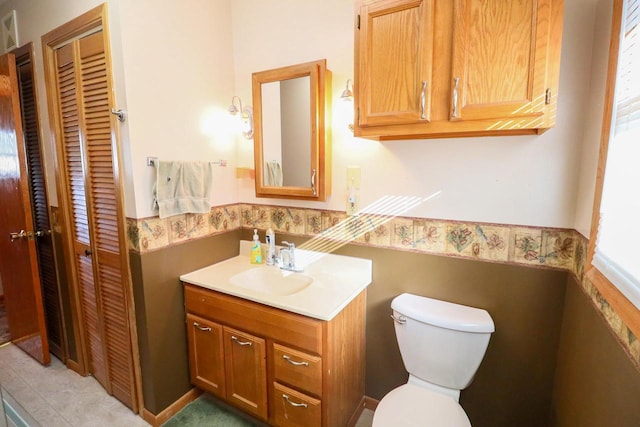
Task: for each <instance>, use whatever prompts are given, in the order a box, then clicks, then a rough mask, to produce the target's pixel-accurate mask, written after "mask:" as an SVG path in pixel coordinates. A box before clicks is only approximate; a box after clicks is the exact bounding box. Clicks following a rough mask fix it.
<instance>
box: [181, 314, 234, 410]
mask: <svg viewBox="0 0 640 427" xmlns="http://www.w3.org/2000/svg"><path fill="white" fill-rule="evenodd" d="M187 337H188V340H189V370H190V372H191V383H192V384H193V385H195V386H197V387H199V388H201V389H203V390H206V391H208V392H209V393H211V394H214V395H216V396H218V397H222V398H224V397H225V375H224V350H223V341H222V326H221V325H218V324H217V323H214V322H210V321H208V320H205V319H203V318H201V317H198V316H194V315H193V314H189V313H187Z"/></svg>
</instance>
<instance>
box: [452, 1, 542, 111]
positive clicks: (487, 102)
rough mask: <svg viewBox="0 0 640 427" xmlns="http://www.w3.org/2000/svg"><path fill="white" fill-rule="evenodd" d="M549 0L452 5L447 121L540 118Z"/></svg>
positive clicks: (460, 3) (468, 2) (462, 2)
mask: <svg viewBox="0 0 640 427" xmlns="http://www.w3.org/2000/svg"><path fill="white" fill-rule="evenodd" d="M551 1H553V0H518V1H510V2H509V5H508V7H506V6H505V2H504V1H503V0H456V1H455V4H454V25H453V48H452V55H453V57H452V76H451V109H450V119H451V120H478V119H493V118H520V117H526V116H540V115H542V114H543V111H544V108H545V99H546V88H547V81H546V80H547V79H546V77H547V76H546V74H547V47H548V43H549V40H548V38H549V31H550V25H551V16H550V14H551V4H550V2H551Z"/></svg>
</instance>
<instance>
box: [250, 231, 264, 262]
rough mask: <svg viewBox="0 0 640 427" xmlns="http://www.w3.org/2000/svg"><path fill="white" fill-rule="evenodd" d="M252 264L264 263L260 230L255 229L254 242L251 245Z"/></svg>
mask: <svg viewBox="0 0 640 427" xmlns="http://www.w3.org/2000/svg"><path fill="white" fill-rule="evenodd" d="M251 264H262V247H261V245H260V237H258V230H257V229H254V230H253V244H252V245H251Z"/></svg>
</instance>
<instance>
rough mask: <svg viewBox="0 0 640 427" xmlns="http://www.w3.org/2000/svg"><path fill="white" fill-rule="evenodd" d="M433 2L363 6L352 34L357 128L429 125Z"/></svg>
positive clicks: (394, 0) (402, 0)
mask: <svg viewBox="0 0 640 427" xmlns="http://www.w3.org/2000/svg"><path fill="white" fill-rule="evenodd" d="M433 3H434V2H433V0H383V1H375V2H372V1H364V2H363V4H362V6H361V8H360V15H359V25H360V29H359V31H357V35H356V37H358V41H357V43H356V49H357V50H358V52H356V58H358V60H357V63H356V67H357V69H356V73H357V78H356V84H357V85H359V87H358V88H357V93H358V94H359V96H358V109H359V113H358V123H359V125H360V126H362V127H366V126H377V125H389V124H412V123H419V122H428V121H429V120H430V111H431V82H432V81H431V68H432V50H433V49H432V47H433Z"/></svg>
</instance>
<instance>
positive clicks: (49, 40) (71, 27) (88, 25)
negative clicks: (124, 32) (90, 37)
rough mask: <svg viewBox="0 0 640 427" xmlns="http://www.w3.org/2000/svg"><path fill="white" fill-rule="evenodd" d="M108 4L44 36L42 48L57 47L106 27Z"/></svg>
mask: <svg viewBox="0 0 640 427" xmlns="http://www.w3.org/2000/svg"><path fill="white" fill-rule="evenodd" d="M106 16H107V4H106V3H102V4H101V5H99V6H96V7H94V8H93V9H91V10H88V11H87V12H85V13H83V14H82V15H80V16H78V17H76V18H73V19H72V20H71V21H69V22H67V23H66V24H63V25H61V26H59V27H58V28H56V29H54V30H51V31H49V32H48V33H47V34H45V35H43V36H42V46H43V47H44V46H49V47H52V48H53V47H55V45H57V44H60V43H63V42H65V41H67V40H70V39H73V38H75V37H77V36H79V35H80V34H83V33H86V32H88V31H91V30H93V29H95V28H98V27H102V26H103V25H106V22H107V21H106V19H105V18H106Z"/></svg>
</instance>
